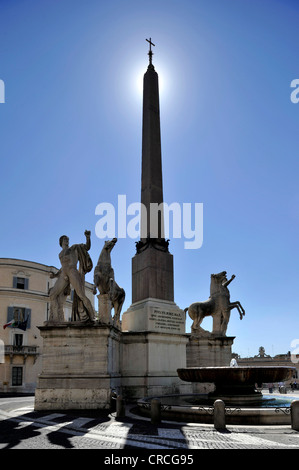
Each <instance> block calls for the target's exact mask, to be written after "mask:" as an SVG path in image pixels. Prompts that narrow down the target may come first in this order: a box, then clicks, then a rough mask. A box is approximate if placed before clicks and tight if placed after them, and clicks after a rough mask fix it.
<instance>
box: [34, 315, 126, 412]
mask: <svg viewBox="0 0 299 470" xmlns="http://www.w3.org/2000/svg"><path fill="white" fill-rule="evenodd" d="M39 329H40V332H41V336H42V338H43V367H42V372H41V374H40V375H39V377H38V383H37V388H36V390H35V406H34V407H35V409H36V410H67V409H109V408H110V400H111V391H112V390H115V391H116V392H117V391H118V389H120V385H121V377H120V371H119V351H120V336H121V332H120V331H119V330H117V329H116V328H114V327H113V326H111V325H100V324H99V325H98V324H95V325H89V326H87V325H84V324H81V323H80V322H74V323H70V322H68V323H62V324H58V325H55V326H54V325H53V326H42V327H39Z"/></svg>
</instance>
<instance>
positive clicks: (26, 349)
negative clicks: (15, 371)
mask: <svg viewBox="0 0 299 470" xmlns="http://www.w3.org/2000/svg"><path fill="white" fill-rule="evenodd" d="M4 351H5V354H8V355H10V354H22V355H31V356H37V355H38V346H14V345H12V344H10V345H6V346H5V348H4Z"/></svg>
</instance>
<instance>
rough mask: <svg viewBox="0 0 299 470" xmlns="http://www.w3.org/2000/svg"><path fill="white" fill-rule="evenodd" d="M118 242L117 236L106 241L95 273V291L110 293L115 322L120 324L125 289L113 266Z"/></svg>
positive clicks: (117, 324)
mask: <svg viewBox="0 0 299 470" xmlns="http://www.w3.org/2000/svg"><path fill="white" fill-rule="evenodd" d="M116 242H117V238H113V239H112V240H108V241H106V242H105V244H104V247H103V249H102V251H101V253H100V256H99V259H98V263H97V265H96V267H95V269H94V275H93V282H94V287H93V293H94V294H96V293H97V289H98V290H99V292H100V294H108V295H109V298H110V300H111V304H112V307H113V308H114V317H113V323H114V325H116V326H118V327H119V326H120V312H121V309H122V306H123V303H124V301H125V297H126V294H125V291H124V289H122V288H121V287H119V285H118V284H117V283H116V282H115V279H114V270H113V268H112V266H111V251H112V249H113V248H114V246H115V244H116Z"/></svg>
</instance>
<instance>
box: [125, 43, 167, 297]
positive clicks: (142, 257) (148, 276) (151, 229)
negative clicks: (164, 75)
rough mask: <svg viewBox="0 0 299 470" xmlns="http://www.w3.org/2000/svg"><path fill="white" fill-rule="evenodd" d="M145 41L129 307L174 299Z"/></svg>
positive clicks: (153, 75)
mask: <svg viewBox="0 0 299 470" xmlns="http://www.w3.org/2000/svg"><path fill="white" fill-rule="evenodd" d="M147 41H148V42H149V45H150V49H149V53H148V55H149V65H148V68H147V71H146V73H145V74H144V79H143V121H142V176H141V203H142V205H143V207H144V208H145V210H146V213H145V214H143V213H141V224H140V234H141V236H140V241H139V242H138V243H136V250H137V252H136V255H135V256H134V257H133V259H132V303H133V304H134V303H135V302H138V301H141V300H144V299H148V298H152V299H161V300H167V301H173V300H174V292H173V290H174V289H173V256H172V255H171V254H170V253H169V251H168V240H165V238H164V220H163V178H162V157H161V132H160V104H159V80H158V74H157V72H156V71H155V68H154V66H153V63H152V56H153V52H152V46H154V44H153V43H152V41H151V39H149V40H148V39H147ZM158 205H160V209H161V210H160V211H157V208H158Z"/></svg>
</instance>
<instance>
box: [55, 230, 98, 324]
mask: <svg viewBox="0 0 299 470" xmlns="http://www.w3.org/2000/svg"><path fill="white" fill-rule="evenodd" d="M85 237H86V243H85V244H79V245H72V246H69V238H68V237H67V236H66V235H62V236H61V237H60V239H59V244H60V246H61V248H62V250H61V252H60V253H59V259H60V263H61V268H60V270H59V271H58V272H57V273H56V274H55V273H53V272H51V273H50V277H51V278H54V277H57V278H58V279H57V281H56V283H55V285H54V286H53V287H52V288H51V289H50V292H49V297H50V318H49V320H50V321H53V322H57V321H58V322H61V321H62V322H63V321H65V320H64V313H63V304H64V302H65V300H66V297H67V295H68V294H69V293H70V284H71V285H72V287H73V289H74V291H75V293H76V295H77V297H78V298H79V300H80V301H81V302H82V304H83V306H84V309H85V311H86V313H87V316H88V319H89V320H90V321H93V320H94V316H95V313H94V309H93V307H92V304H91V302H90V300H89V299H88V297H87V296H86V294H85V279H84V274H85V273H86V272H88V271H90V270H91V269H92V262H91V260H90V258H89V255H88V253H87V251H88V250H89V249H90V232H89V231H87V230H86V231H85ZM78 262H79V263H80V267H79V270H78V269H77V264H78ZM88 264H89V266H88Z"/></svg>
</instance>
